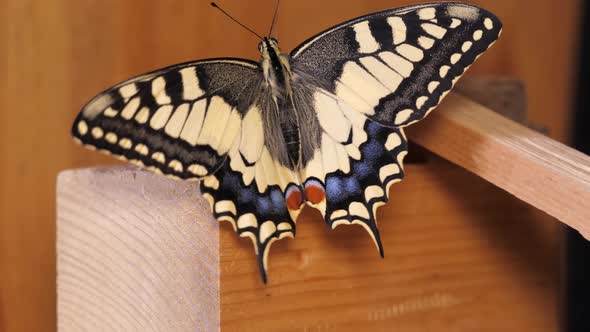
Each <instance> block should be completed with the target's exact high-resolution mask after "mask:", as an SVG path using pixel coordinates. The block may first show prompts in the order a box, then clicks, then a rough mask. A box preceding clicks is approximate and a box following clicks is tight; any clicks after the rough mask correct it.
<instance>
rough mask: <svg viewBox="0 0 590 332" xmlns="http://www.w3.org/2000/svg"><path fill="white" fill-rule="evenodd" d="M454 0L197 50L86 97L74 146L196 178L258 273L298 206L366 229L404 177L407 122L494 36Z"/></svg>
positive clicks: (491, 19) (290, 232) (483, 15)
mask: <svg viewBox="0 0 590 332" xmlns="http://www.w3.org/2000/svg"><path fill="white" fill-rule="evenodd" d="M500 30H501V23H500V21H499V20H498V19H497V18H496V17H495V16H493V14H491V13H489V12H487V11H485V10H483V9H481V8H478V7H475V6H472V5H467V4H462V3H437V4H421V5H413V6H407V7H403V8H397V9H391V10H386V11H383V12H379V13H374V14H370V15H366V16H363V17H359V18H356V19H353V20H350V21H347V22H344V23H342V24H339V25H337V26H335V27H333V28H330V29H328V30H326V31H324V32H321V33H319V34H318V35H316V36H314V37H311V38H310V39H309V40H307V41H306V42H304V43H302V44H301V45H300V46H298V47H297V48H295V49H294V50H293V51H292V52H290V53H289V54H282V53H281V51H280V49H279V47H278V42H277V41H276V39H274V38H270V37H266V38H263V39H262V41H261V42H260V44H259V50H260V52H261V60H260V62H255V61H251V60H244V59H232V58H225V59H208V60H201V61H195V62H189V63H185V64H179V65H175V66H171V67H168V68H164V69H160V70H156V71H153V72H150V73H147V74H144V75H141V76H138V77H136V78H132V79H130V80H127V81H125V82H122V83H120V84H118V85H116V86H114V87H112V88H110V89H108V90H106V91H104V92H102V93H101V94H99V95H97V96H96V97H95V98H93V99H92V100H91V101H90V102H89V103H88V104H87V105H85V106H84V108H83V109H82V111H81V112H80V114H79V115H78V118H77V119H76V121H75V123H74V126H73V128H72V132H73V135H74V137H75V138H76V139H77V140H79V141H81V142H82V143H83V144H85V145H87V146H90V147H94V148H97V149H100V150H104V151H108V152H110V153H113V154H115V155H118V156H122V157H124V158H126V159H128V160H130V161H131V162H133V163H135V164H138V165H140V166H143V167H147V168H148V169H151V170H153V171H155V172H159V173H164V174H166V175H169V176H172V177H175V178H180V179H200V180H201V190H202V192H203V195H204V197H205V198H206V199H207V200H209V202H210V203H211V209H212V211H213V214H214V216H215V217H216V218H217V219H218V220H225V221H229V222H230V223H231V224H232V225H233V227H234V229H235V230H236V232H237V233H238V234H239V235H240V236H242V237H249V238H251V239H252V242H253V244H254V249H255V251H256V253H257V256H258V259H259V263H260V264H259V266H260V271H261V273H262V276H263V279H264V280H265V281H266V268H267V255H268V251H269V248H270V245H271V244H272V242H274V241H276V240H278V239H282V238H285V237H294V236H295V221H296V220H297V217H298V216H299V213H300V211H301V209H302V208H303V206H304V205H306V204H307V205H309V206H312V207H313V208H316V209H318V210H319V211H320V212H321V213H322V215H323V216H324V219H325V221H326V223H327V225H328V227H330V228H331V229H334V228H336V227H338V226H340V225H352V224H355V225H360V226H362V227H364V228H365V229H366V230H367V231H368V233H369V235H370V236H371V238H372V239H373V241H374V243H375V244H376V246H377V248H378V250H379V252H380V254H381V255H383V248H382V245H381V240H380V237H379V231H378V229H377V223H376V211H377V208H378V207H379V206H381V205H383V204H385V202H387V200H388V198H389V187H390V186H391V185H392V184H394V183H396V182H399V181H401V180H402V178H403V176H404V171H403V159H404V157H405V155H406V153H407V140H406V137H405V134H404V131H403V128H404V127H405V126H408V125H410V124H412V123H414V122H417V121H420V120H421V119H423V118H424V117H425V116H426V115H427V114H428V113H429V112H430V111H432V110H433V109H434V107H435V106H436V105H438V104H439V103H440V101H441V100H442V98H443V97H444V96H445V95H446V93H448V91H449V90H450V89H451V87H452V86H453V84H454V83H455V82H456V80H457V79H458V78H459V77H460V76H461V75H462V74H463V72H464V71H465V70H466V69H467V68H468V67H469V66H470V65H471V64H472V63H473V62H474V61H475V59H476V58H477V57H478V56H480V55H481V54H482V53H483V52H484V51H485V50H486V49H487V48H488V47H490V46H491V45H492V43H493V42H494V41H495V40H496V39H497V37H498V36H499V34H500Z"/></svg>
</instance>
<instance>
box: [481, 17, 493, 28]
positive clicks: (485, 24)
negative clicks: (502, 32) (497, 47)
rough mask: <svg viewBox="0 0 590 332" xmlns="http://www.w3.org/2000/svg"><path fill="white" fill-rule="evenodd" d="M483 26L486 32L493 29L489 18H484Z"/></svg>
mask: <svg viewBox="0 0 590 332" xmlns="http://www.w3.org/2000/svg"><path fill="white" fill-rule="evenodd" d="M483 25H484V26H485V27H486V29H488V30H492V29H493V28H494V22H492V20H491V19H490V18H486V19H485V20H483Z"/></svg>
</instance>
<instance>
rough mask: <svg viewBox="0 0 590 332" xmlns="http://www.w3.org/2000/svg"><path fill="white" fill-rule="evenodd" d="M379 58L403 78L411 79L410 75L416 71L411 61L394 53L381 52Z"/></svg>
mask: <svg viewBox="0 0 590 332" xmlns="http://www.w3.org/2000/svg"><path fill="white" fill-rule="evenodd" d="M379 57H380V58H381V59H383V61H385V63H386V64H387V65H388V66H389V67H391V68H392V69H393V70H395V71H396V72H398V73H399V74H400V75H402V76H403V77H406V78H407V77H410V74H412V71H413V70H414V65H413V64H412V63H411V62H410V61H408V60H406V59H404V58H402V57H401V56H399V55H397V54H395V53H393V52H381V53H379Z"/></svg>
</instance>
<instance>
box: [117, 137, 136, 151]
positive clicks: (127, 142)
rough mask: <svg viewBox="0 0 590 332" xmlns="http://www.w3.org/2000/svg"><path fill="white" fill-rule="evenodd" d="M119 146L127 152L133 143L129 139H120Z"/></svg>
mask: <svg viewBox="0 0 590 332" xmlns="http://www.w3.org/2000/svg"><path fill="white" fill-rule="evenodd" d="M119 146H120V147H122V148H123V149H125V150H129V149H131V147H132V146H133V142H131V140H130V139H129V138H122V139H121V140H120V141H119Z"/></svg>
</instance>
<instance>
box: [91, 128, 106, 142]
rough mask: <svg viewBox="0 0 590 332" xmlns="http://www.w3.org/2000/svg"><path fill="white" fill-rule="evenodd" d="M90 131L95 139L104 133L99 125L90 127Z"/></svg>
mask: <svg viewBox="0 0 590 332" xmlns="http://www.w3.org/2000/svg"><path fill="white" fill-rule="evenodd" d="M90 133H91V134H92V137H94V138H95V139H99V138H102V136H103V135H104V132H103V131H102V128H100V127H94V128H92V131H91V132H90Z"/></svg>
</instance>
